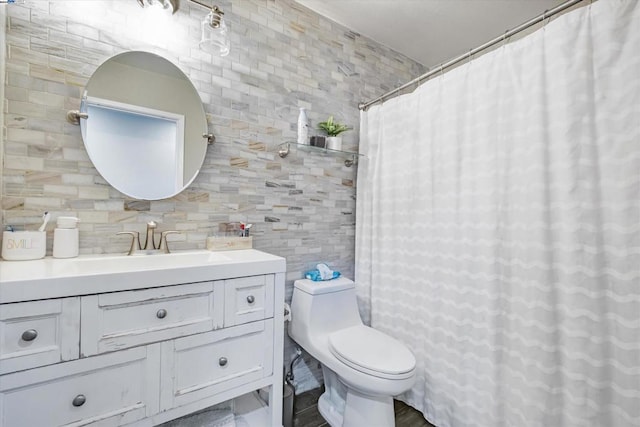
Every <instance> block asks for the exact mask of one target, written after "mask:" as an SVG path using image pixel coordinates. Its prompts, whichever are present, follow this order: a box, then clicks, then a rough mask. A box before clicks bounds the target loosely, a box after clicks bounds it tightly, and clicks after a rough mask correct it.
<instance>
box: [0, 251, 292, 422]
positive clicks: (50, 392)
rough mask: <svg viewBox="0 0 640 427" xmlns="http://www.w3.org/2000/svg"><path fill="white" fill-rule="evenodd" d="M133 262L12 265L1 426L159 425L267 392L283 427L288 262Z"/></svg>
mask: <svg viewBox="0 0 640 427" xmlns="http://www.w3.org/2000/svg"><path fill="white" fill-rule="evenodd" d="M189 254H191V255H192V256H189ZM133 258H134V257H80V258H77V259H73V260H61V259H49V258H45V259H43V260H35V261H24V262H22V261H21V262H8V261H7V262H5V261H0V427H40V426H42V427H54V426H83V425H88V424H91V425H99V426H121V425H135V426H152V425H157V424H160V423H162V422H165V421H168V420H171V419H174V418H177V417H180V416H183V415H187V414H189V413H191V412H194V411H197V410H200V409H204V408H206V407H209V406H211V405H214V404H217V403H220V402H223V401H226V400H229V399H232V398H234V397H238V396H240V395H243V394H246V393H248V392H251V391H254V390H258V389H262V388H269V407H270V419H269V420H268V421H267V422H266V423H265V426H269V425H272V426H280V425H281V418H282V363H283V360H282V357H283V354H282V353H283V311H284V273H285V261H284V259H283V258H280V257H276V256H273V255H269V254H266V253H263V252H260V251H255V250H241V251H233V252H225V253H224V254H220V253H206V252H204V251H194V252H192V253H179V254H176V255H174V254H167V255H154V256H149V257H135V258H138V259H133ZM101 261H104V265H103V263H102V262H101ZM260 427H262V426H260Z"/></svg>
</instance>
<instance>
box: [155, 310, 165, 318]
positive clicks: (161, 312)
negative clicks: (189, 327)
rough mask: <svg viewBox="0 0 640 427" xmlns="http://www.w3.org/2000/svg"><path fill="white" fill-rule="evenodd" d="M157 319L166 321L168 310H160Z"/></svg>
mask: <svg viewBox="0 0 640 427" xmlns="http://www.w3.org/2000/svg"><path fill="white" fill-rule="evenodd" d="M156 317H157V318H158V319H164V318H165V317H167V310H165V309H164V308H161V309H160V310H158V312H157V313H156Z"/></svg>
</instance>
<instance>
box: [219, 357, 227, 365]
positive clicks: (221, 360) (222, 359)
mask: <svg viewBox="0 0 640 427" xmlns="http://www.w3.org/2000/svg"><path fill="white" fill-rule="evenodd" d="M227 362H228V360H227V358H226V357H221V358H220V359H218V364H219V365H220V366H226V365H227Z"/></svg>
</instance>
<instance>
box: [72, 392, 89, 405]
mask: <svg viewBox="0 0 640 427" xmlns="http://www.w3.org/2000/svg"><path fill="white" fill-rule="evenodd" d="M86 401H87V398H86V397H84V394H79V395H77V396H76V397H74V398H73V402H71V403H72V404H73V406H76V407H77V406H82V405H84V402H86Z"/></svg>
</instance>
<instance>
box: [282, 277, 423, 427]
mask: <svg viewBox="0 0 640 427" xmlns="http://www.w3.org/2000/svg"><path fill="white" fill-rule="evenodd" d="M289 336H290V337H291V338H292V339H293V340H294V341H296V342H297V343H298V344H299V345H300V346H302V348H304V349H305V350H306V351H307V352H308V353H309V354H311V356H313V357H314V358H316V359H317V360H318V361H319V362H320V363H321V364H322V375H323V377H324V385H325V392H324V393H323V394H322V396H321V397H320V399H319V400H318V410H319V411H320V414H321V415H322V416H323V417H324V418H325V420H327V422H328V423H329V424H330V425H331V427H363V426H376V427H393V426H395V417H394V412H393V396H396V395H398V394H401V393H404V392H405V391H407V390H408V389H409V388H411V386H412V385H413V383H414V381H415V367H416V359H415V357H414V355H413V353H411V351H410V350H409V349H408V348H407V347H406V346H405V345H404V344H402V343H401V342H400V341H398V340H396V339H394V338H392V337H390V336H389V335H386V334H384V333H382V332H380V331H377V330H375V329H373V328H370V327H368V326H365V325H364V324H363V323H362V320H361V319H360V314H359V312H358V304H357V300H356V293H355V284H354V282H353V281H352V280H349V279H347V278H342V277H341V278H338V279H334V280H329V281H323V282H313V281H311V280H307V279H303V280H296V281H295V283H294V290H293V298H292V300H291V321H290V322H289Z"/></svg>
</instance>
